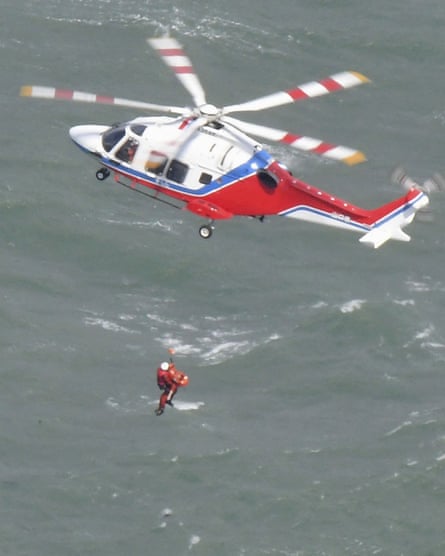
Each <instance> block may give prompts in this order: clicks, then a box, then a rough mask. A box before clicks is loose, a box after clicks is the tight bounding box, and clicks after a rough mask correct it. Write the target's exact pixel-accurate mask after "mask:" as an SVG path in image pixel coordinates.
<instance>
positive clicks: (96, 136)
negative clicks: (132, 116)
mask: <svg viewBox="0 0 445 556" xmlns="http://www.w3.org/2000/svg"><path fill="white" fill-rule="evenodd" d="M107 129H109V126H106V125H76V126H74V127H72V128H71V129H70V137H71V139H72V140H73V141H74V143H76V145H77V146H78V147H80V148H81V149H82V150H84V151H86V152H88V153H90V154H99V153H100V152H101V151H103V147H102V133H103V132H104V131H106V130H107Z"/></svg>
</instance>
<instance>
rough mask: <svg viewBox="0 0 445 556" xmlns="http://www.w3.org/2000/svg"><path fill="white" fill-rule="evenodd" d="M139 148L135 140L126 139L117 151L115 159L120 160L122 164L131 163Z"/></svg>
mask: <svg viewBox="0 0 445 556" xmlns="http://www.w3.org/2000/svg"><path fill="white" fill-rule="evenodd" d="M138 146H139V143H138V142H137V141H136V139H128V141H125V143H124V144H123V145H122V147H121V148H120V149H119V150H118V151H117V153H116V158H118V159H119V160H122V162H131V161H132V160H133V158H134V155H135V154H136V150H137V148H138Z"/></svg>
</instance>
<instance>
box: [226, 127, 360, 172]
mask: <svg viewBox="0 0 445 556" xmlns="http://www.w3.org/2000/svg"><path fill="white" fill-rule="evenodd" d="M222 119H223V121H225V122H227V123H229V124H231V125H233V126H234V127H236V128H238V129H240V130H241V131H243V132H245V133H248V134H252V135H256V136H257V137H262V138H263V139H268V140H270V141H276V142H279V143H284V144H285V145H288V146H289V147H293V148H294V149H297V150H300V151H304V152H310V153H313V154H317V155H319V156H324V157H326V158H330V159H332V160H337V161H340V162H344V163H345V164H348V165H349V166H353V165H354V164H359V163H360V162H364V161H365V160H366V157H365V155H364V154H363V153H362V152H360V151H357V150H355V149H350V148H349V147H344V146H342V145H333V144H332V143H325V142H323V141H321V140H320V139H314V138H313V137H306V136H304V135H293V134H291V133H288V132H287V131H283V130H281V129H274V128H272V127H266V126H262V125H257V124H251V123H248V122H244V121H242V120H238V119H237V118H231V117H230V116H229V117H227V116H224V117H223V118H222Z"/></svg>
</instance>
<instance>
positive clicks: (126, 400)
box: [0, 0, 445, 556]
mask: <svg viewBox="0 0 445 556" xmlns="http://www.w3.org/2000/svg"><path fill="white" fill-rule="evenodd" d="M240 4H241V5H240ZM444 23H445V6H444V4H443V1H442V0H422V2H419V1H415V0H410V1H401V0H396V1H394V2H387V1H383V0H373V2H367V1H364V0H356V1H354V2H353V1H348V0H336V1H329V0H311V1H310V2H304V1H303V0H299V1H296V0H292V1H291V0H281V1H279V2H276V3H274V4H271V2H270V1H266V0H257V1H256V2H243V3H240V2H238V1H234V0H223V1H219V2H216V1H214V0H210V1H208V2H203V1H202V0H176V1H165V2H162V1H143V0H127V1H125V2H124V1H120V0H114V1H111V0H76V1H73V0H40V1H39V2H36V1H32V0H21V1H16V0H2V1H1V20H0V30H1V33H0V67H1V75H2V79H1V86H0V107H1V130H2V133H1V138H0V145H1V149H0V161H1V173H0V229H1V237H0V257H1V272H0V291H1V305H0V327H1V336H0V338H1V339H0V342H1V352H2V353H1V368H0V422H1V426H0V435H1V442H0V489H1V490H0V496H1V506H0V515H1V520H0V547H1V549H0V552H1V553H2V554H4V555H8V556H9V555H11V556H19V555H23V556H25V555H26V556H28V555H30V556H31V555H32V556H40V555H42V556H43V555H45V556H56V555H57V556H60V555H61V554H63V555H88V554H91V555H93V554H94V555H95V556H99V555H107V556H111V555H113V556H114V555H116V556H117V555H119V556H120V555H122V554H128V555H135V556H139V555H143V554H144V555H145V554H149V555H151V554H164V555H172V556H176V555H181V554H182V555H184V554H196V555H246V556H254V555H255V556H256V555H288V556H290V555H292V556H296V555H298V556H315V555H317V556H321V555H328V556H340V555H345V554H348V555H357V556H359V555H360V556H369V555H374V554H382V555H385V556H402V555H403V556H441V555H443V554H445V539H444V520H443V518H444V513H445V502H444V500H445V498H444V496H445V480H444V472H445V403H444V375H445V370H444V361H445V334H444V326H445V316H444V309H443V307H444V303H443V299H444V291H445V278H444V240H443V238H444V231H445V225H444V221H443V217H442V213H443V209H444V206H445V201H444V199H441V198H440V197H438V196H435V197H434V198H433V203H432V210H433V213H434V220H433V222H431V223H421V222H418V223H417V222H416V223H414V224H413V225H412V226H411V227H410V229H409V231H410V233H411V234H412V236H413V239H412V242H411V243H409V244H397V243H390V244H387V245H386V246H384V247H383V248H382V249H381V250H379V251H372V250H369V249H366V248H364V247H363V246H362V245H360V244H359V243H358V241H357V239H358V237H357V236H354V235H352V234H347V233H343V232H336V231H332V230H330V229H323V228H318V227H314V226H310V225H306V224H302V223H295V222H288V221H285V220H284V219H271V220H269V221H266V222H264V223H263V224H261V223H259V222H255V221H249V220H241V219H240V220H235V221H232V222H227V223H221V224H218V226H217V229H216V231H215V234H214V236H213V237H212V239H211V240H209V241H203V240H200V239H199V238H198V235H197V227H198V221H197V218H195V217H194V216H193V215H191V214H184V213H178V212H175V211H173V210H172V209H170V208H168V207H164V206H156V205H155V204H154V203H152V202H151V201H149V200H147V201H145V200H141V199H140V198H138V196H135V195H131V194H130V193H128V192H127V191H125V190H123V189H121V188H119V187H118V186H116V185H114V184H113V183H112V181H111V180H110V181H109V182H105V183H104V184H99V183H98V182H97V181H96V180H95V178H94V171H95V168H94V164H92V163H91V161H89V160H88V159H86V158H85V157H82V154H81V153H80V152H79V151H77V150H76V149H75V148H74V147H73V146H72V144H71V143H70V140H69V138H68V135H67V131H68V129H69V127H70V126H72V125H75V124H78V123H88V122H94V123H111V122H114V121H119V120H121V121H122V120H126V119H129V118H132V117H134V116H135V115H136V114H134V113H133V112H132V111H129V110H124V109H112V108H109V107H100V106H86V105H85V106H84V105H71V104H68V103H50V102H45V101H37V100H25V99H22V98H19V97H18V89H19V87H20V86H21V85H23V84H44V85H54V86H60V87H66V88H77V89H81V90H82V89H83V90H89V91H93V92H99V93H108V94H111V95H116V96H124V97H127V98H135V99H141V100H147V101H151V102H168V103H173V104H180V105H182V104H186V103H188V102H189V98H188V97H187V94H186V93H185V91H183V90H182V89H181V87H180V86H179V85H178V84H177V82H176V81H175V78H174V76H172V75H171V74H170V73H169V72H168V70H167V68H165V67H164V66H163V65H162V63H161V62H160V61H159V59H158V58H157V56H156V54H154V53H152V52H150V51H149V49H148V47H147V46H146V44H145V39H146V37H149V36H154V35H160V34H161V33H163V32H165V31H166V30H168V29H169V30H170V32H171V33H172V34H173V35H174V36H176V37H177V38H178V39H179V40H180V41H181V42H182V43H183V44H184V45H185V48H186V50H187V52H188V53H189V55H190V56H191V58H192V60H193V62H194V65H195V68H196V69H197V71H198V73H199V75H200V78H201V81H202V82H203V84H204V86H205V88H206V90H207V94H208V99H209V100H210V101H211V102H213V103H215V104H216V105H223V104H231V103H235V102H241V101H243V100H247V99H250V98H255V97H257V96H262V95H265V94H268V93H271V92H274V91H277V90H282V89H285V88H291V87H294V86H296V85H298V84H300V83H304V82H306V81H309V80H311V79H317V78H321V77H325V76H327V75H330V74H332V73H335V72H337V71H341V70H345V69H355V70H357V71H361V72H363V73H364V74H366V75H368V76H369V77H370V78H371V79H372V83H371V84H370V85H367V86H363V87H359V88H357V89H354V90H352V91H346V92H343V93H340V94H336V95H331V96H329V97H326V98H323V99H317V100H312V101H307V102H305V103H299V104H298V106H297V105H294V106H288V107H282V108H279V109H274V110H270V111H268V112H267V113H266V112H265V113H262V114H258V115H257V117H256V118H255V121H256V122H258V123H264V124H267V125H272V126H275V127H281V128H284V129H289V130H290V131H292V132H295V133H304V134H308V135H312V136H315V137H322V138H324V139H325V140H327V141H332V142H335V143H340V144H346V145H351V146H354V147H357V148H360V149H362V150H363V151H364V152H365V153H366V154H367V155H368V158H369V161H368V162H367V163H366V164H364V165H361V166H360V167H355V168H343V167H340V166H339V165H337V164H332V163H326V162H321V161H320V160H318V159H314V158H312V157H306V156H302V155H300V154H297V153H290V152H288V151H286V149H284V148H277V147H273V146H272V149H273V151H274V152H275V153H276V154H277V156H280V157H281V158H282V159H283V160H284V161H285V162H286V163H287V164H288V165H289V166H291V167H292V169H293V170H294V171H295V172H296V173H298V174H299V175H301V176H302V177H303V178H305V179H306V180H308V181H309V182H311V183H314V184H317V185H320V186H321V187H323V188H326V189H328V190H329V191H332V192H334V193H336V194H338V195H340V196H342V197H346V198H348V199H350V200H351V201H353V202H355V203H357V204H361V205H364V206H376V205H378V204H381V203H383V202H385V201H387V200H389V199H390V198H392V197H394V196H395V195H397V194H398V191H396V189H395V187H394V186H392V185H391V184H390V183H389V180H388V176H389V173H390V171H391V169H392V168H393V166H394V165H395V164H398V163H402V164H403V165H404V166H405V167H406V168H407V170H408V171H409V172H410V173H411V174H413V175H414V176H415V177H419V178H420V179H424V178H426V177H428V176H429V175H430V174H431V173H432V172H434V171H439V172H443V171H444V160H443V159H444V156H443V155H444V141H443V136H444V132H445V100H444V95H443V85H444V77H443V76H444V60H445V42H444V40H443V28H444ZM251 119H252V118H251ZM170 346H171V347H174V348H176V351H177V356H176V357H177V363H178V366H180V367H181V368H183V370H185V371H186V372H188V374H189V375H190V379H191V383H190V385H189V387H188V388H187V389H184V390H183V391H181V392H180V394H179V395H178V402H181V403H182V404H183V405H182V406H181V409H183V410H182V411H178V410H170V409H169V410H168V411H167V412H166V414H165V415H164V416H162V417H161V418H157V417H155V416H154V414H153V409H154V408H155V404H156V400H157V397H158V391H157V389H156V385H155V380H154V371H155V368H156V365H157V364H158V362H159V361H160V360H162V359H163V358H164V357H165V356H166V349H167V347H170Z"/></svg>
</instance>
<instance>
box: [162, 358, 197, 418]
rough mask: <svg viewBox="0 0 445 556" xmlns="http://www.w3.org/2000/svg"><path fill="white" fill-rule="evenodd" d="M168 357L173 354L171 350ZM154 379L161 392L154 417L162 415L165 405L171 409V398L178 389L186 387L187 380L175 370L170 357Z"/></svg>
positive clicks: (181, 373)
mask: <svg viewBox="0 0 445 556" xmlns="http://www.w3.org/2000/svg"><path fill="white" fill-rule="evenodd" d="M169 353H170V355H172V354H173V353H174V350H173V349H172V348H170V349H169ZM156 379H157V383H158V387H159V389H160V390H162V394H161V397H160V398H159V405H158V408H157V409H156V410H155V413H156V415H162V414H163V413H164V409H165V406H166V405H170V406H172V407H173V398H174V396H175V395H176V392H177V391H178V388H181V387H182V386H187V384H188V382H189V379H188V376H187V375H186V374H185V373H183V372H182V371H180V370H179V369H177V368H176V367H175V364H174V362H173V358H172V357H170V362H169V363H168V362H167V361H163V362H162V363H161V364H160V365H159V367H158V370H157V371H156Z"/></svg>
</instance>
